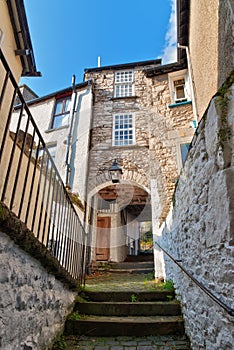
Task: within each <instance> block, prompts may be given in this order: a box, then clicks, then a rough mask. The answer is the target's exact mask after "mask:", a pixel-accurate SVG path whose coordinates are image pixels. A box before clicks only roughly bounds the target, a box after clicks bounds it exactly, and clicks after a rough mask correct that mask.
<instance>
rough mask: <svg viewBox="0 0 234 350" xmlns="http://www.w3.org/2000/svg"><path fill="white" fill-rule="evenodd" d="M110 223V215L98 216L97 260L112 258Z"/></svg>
mask: <svg viewBox="0 0 234 350" xmlns="http://www.w3.org/2000/svg"><path fill="white" fill-rule="evenodd" d="M110 224H111V218H110V216H99V217H98V218H97V243H96V260H97V261H108V260H109V258H110Z"/></svg>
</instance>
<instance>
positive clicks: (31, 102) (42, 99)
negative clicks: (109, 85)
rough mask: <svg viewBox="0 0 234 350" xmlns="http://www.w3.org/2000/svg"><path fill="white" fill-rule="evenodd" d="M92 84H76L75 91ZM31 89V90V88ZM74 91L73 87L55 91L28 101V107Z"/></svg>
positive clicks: (85, 82) (88, 82)
mask: <svg viewBox="0 0 234 350" xmlns="http://www.w3.org/2000/svg"><path fill="white" fill-rule="evenodd" d="M91 84H92V81H91V80H87V81H84V82H82V83H79V84H76V85H75V89H76V90H77V89H80V88H82V87H85V86H89V85H91ZM29 89H30V88H29ZM72 91H73V87H72V86H69V87H67V88H65V89H62V90H58V91H55V92H53V93H51V94H48V95H45V96H42V97H38V98H35V99H32V100H29V101H27V105H28V106H30V105H32V104H34V103H38V102H41V101H44V100H47V99H49V98H52V97H56V96H59V95H63V94H66V93H69V92H71V93H72ZM20 106H21V104H18V105H16V106H14V108H15V109H17V108H19V107H20Z"/></svg>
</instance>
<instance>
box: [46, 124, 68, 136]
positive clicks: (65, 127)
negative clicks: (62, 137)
mask: <svg viewBox="0 0 234 350" xmlns="http://www.w3.org/2000/svg"><path fill="white" fill-rule="evenodd" d="M68 127H69V125H68V124H67V125H63V126H60V127H59V128H53V129H47V130H45V133H46V134H48V133H50V132H53V131H57V130H61V129H67V128H68Z"/></svg>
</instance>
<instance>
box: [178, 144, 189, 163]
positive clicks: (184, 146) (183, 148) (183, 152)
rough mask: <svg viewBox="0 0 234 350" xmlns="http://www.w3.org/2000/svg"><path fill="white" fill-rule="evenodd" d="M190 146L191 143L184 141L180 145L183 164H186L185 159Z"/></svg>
mask: <svg viewBox="0 0 234 350" xmlns="http://www.w3.org/2000/svg"><path fill="white" fill-rule="evenodd" d="M189 147H190V143H182V144H181V145H180V153H181V160H182V164H183V165H184V162H185V159H186V157H187V154H188V151H189Z"/></svg>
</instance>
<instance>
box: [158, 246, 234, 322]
mask: <svg viewBox="0 0 234 350" xmlns="http://www.w3.org/2000/svg"><path fill="white" fill-rule="evenodd" d="M155 244H156V245H157V246H158V247H159V248H160V249H161V250H162V251H163V252H164V253H165V254H166V255H167V256H168V257H169V258H170V259H171V260H172V261H173V262H174V263H175V264H176V265H177V266H178V267H179V268H180V269H181V270H182V271H183V272H184V273H185V274H186V275H187V276H188V277H189V278H190V279H191V280H192V281H193V282H194V283H195V284H196V285H197V286H198V287H199V288H200V289H202V290H203V292H205V293H206V295H208V296H209V297H210V298H211V299H212V300H213V301H214V302H215V303H216V304H218V305H219V306H221V307H222V308H223V309H224V310H225V311H227V312H228V314H229V315H230V316H234V309H232V308H231V307H229V306H228V305H226V304H225V303H224V302H223V301H222V300H220V299H219V298H217V297H216V295H214V294H213V293H212V292H211V291H210V290H209V289H208V288H207V287H205V286H204V285H203V284H202V283H201V282H199V281H198V280H197V279H196V278H195V277H194V276H193V275H192V274H191V273H190V272H189V271H188V270H187V269H185V268H184V267H183V266H182V265H181V264H180V262H179V261H178V260H176V259H174V258H173V256H172V255H171V254H169V253H168V252H167V251H166V250H165V249H164V248H163V247H162V246H161V245H160V244H158V243H157V242H155Z"/></svg>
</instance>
